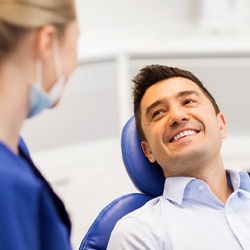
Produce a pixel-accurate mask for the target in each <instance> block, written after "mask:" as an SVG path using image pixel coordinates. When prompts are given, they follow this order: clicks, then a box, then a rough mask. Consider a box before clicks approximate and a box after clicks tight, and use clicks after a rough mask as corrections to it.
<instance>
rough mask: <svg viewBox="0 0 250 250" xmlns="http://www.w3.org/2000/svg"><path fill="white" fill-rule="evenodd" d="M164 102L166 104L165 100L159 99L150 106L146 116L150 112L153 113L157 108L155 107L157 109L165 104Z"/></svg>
mask: <svg viewBox="0 0 250 250" xmlns="http://www.w3.org/2000/svg"><path fill="white" fill-rule="evenodd" d="M164 102H165V99H159V100H156V101H155V102H153V103H152V104H150V105H149V106H148V107H147V108H146V116H147V115H148V114H149V113H150V111H151V110H152V109H153V108H155V107H157V106H159V105H161V104H163V103H164Z"/></svg>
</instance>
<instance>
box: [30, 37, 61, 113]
mask: <svg viewBox="0 0 250 250" xmlns="http://www.w3.org/2000/svg"><path fill="white" fill-rule="evenodd" d="M54 60H55V67H56V75H57V79H58V80H57V81H56V83H55V84H54V86H53V87H52V89H51V90H50V91H49V92H45V91H44V90H43V89H42V62H41V60H37V62H36V64H37V82H36V83H32V84H31V85H30V96H29V113H28V118H31V117H33V116H36V115H37V114H39V113H40V112H41V111H43V110H44V109H47V108H50V107H52V106H53V105H54V104H55V103H56V102H57V101H58V99H59V98H60V96H61V93H62V90H63V88H64V84H65V78H64V77H63V76H62V74H61V61H60V54H59V44H58V40H55V42H54Z"/></svg>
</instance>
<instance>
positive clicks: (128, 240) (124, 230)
mask: <svg viewBox="0 0 250 250" xmlns="http://www.w3.org/2000/svg"><path fill="white" fill-rule="evenodd" d="M107 249H108V250H127V249H138V250H140V249H141V250H142V249H143V250H153V249H157V248H156V246H155V244H154V243H153V240H152V236H151V234H150V233H149V232H148V231H147V230H146V229H145V228H144V227H143V225H142V224H141V223H140V221H138V220H137V219H136V218H133V217H125V218H123V219H121V220H120V221H118V222H117V224H116V226H115V228H114V229H113V231H112V233H111V236H110V240H109V243H108V247H107Z"/></svg>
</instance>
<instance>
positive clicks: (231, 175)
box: [163, 170, 250, 204]
mask: <svg viewBox="0 0 250 250" xmlns="http://www.w3.org/2000/svg"><path fill="white" fill-rule="evenodd" d="M226 173H227V179H228V184H229V185H230V186H231V187H232V188H233V190H234V191H240V192H241V193H243V194H245V195H246V196H247V197H249V198H250V181H249V176H248V174H247V173H246V172H245V171H236V170H226ZM191 183H192V185H191V186H193V185H194V186H198V185H200V184H202V185H204V186H206V188H207V189H210V188H209V186H208V185H207V184H206V183H205V182H204V181H202V180H198V179H196V178H192V177H181V176H180V177H168V178H166V180H165V185H164V191H163V197H164V198H166V199H168V200H172V201H174V202H177V203H178V204H181V203H182V201H183V198H184V196H185V191H186V190H188V189H187V187H188V186H190V185H189V184H191ZM173 187H174V188H173ZM187 195H188V194H187ZM194 195H197V194H194ZM188 196H189V195H188Z"/></svg>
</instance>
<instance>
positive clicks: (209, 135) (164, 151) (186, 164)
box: [141, 77, 226, 177]
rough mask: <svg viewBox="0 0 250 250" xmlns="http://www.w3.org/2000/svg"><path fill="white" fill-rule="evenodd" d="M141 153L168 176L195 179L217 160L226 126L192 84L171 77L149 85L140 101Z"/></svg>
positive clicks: (191, 82) (207, 100)
mask: <svg viewBox="0 0 250 250" xmlns="http://www.w3.org/2000/svg"><path fill="white" fill-rule="evenodd" d="M141 114H142V116H141V124H142V129H143V131H144V134H145V137H146V140H147V141H143V142H142V149H143V151H144V153H145V155H146V156H147V157H148V159H149V160H150V161H151V162H154V161H157V162H158V163H159V165H161V167H162V168H163V171H164V174H165V176H166V177H168V176H179V175H184V176H195V175H194V174H195V173H196V174H197V171H201V170H202V169H203V168H204V167H207V166H209V164H212V163H215V164H216V160H218V158H219V157H220V148H221V143H222V139H223V138H225V137H226V124H225V119H224V116H223V114H222V113H219V114H217V115H216V113H215V110H214V108H213V105H212V104H211V102H210V100H209V99H208V98H207V97H206V96H205V95H204V93H203V92H202V90H201V89H200V88H199V86H198V85H196V84H195V83H194V82H193V81H191V80H189V79H186V78H182V77H174V78H170V79H166V80H162V81H160V82H157V83H156V84H154V85H152V86H151V87H150V88H148V89H147V91H146V92H145V94H144V96H143V98H142V100H141Z"/></svg>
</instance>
